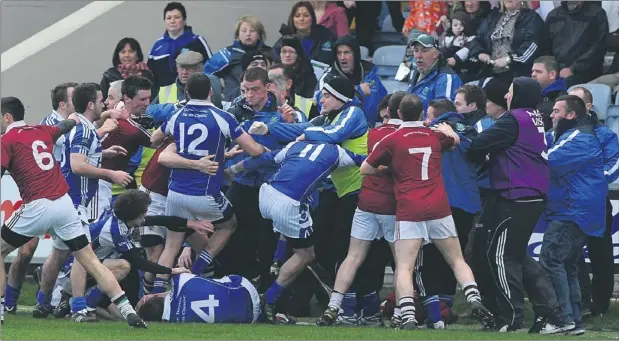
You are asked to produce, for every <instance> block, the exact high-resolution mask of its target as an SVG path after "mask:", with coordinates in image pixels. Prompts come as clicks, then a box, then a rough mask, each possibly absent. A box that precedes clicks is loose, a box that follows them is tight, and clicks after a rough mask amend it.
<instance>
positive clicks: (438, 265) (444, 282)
mask: <svg viewBox="0 0 619 341" xmlns="http://www.w3.org/2000/svg"><path fill="white" fill-rule="evenodd" d="M451 214H452V217H453V219H454V223H455V225H456V231H457V232H458V239H459V241H460V248H461V250H462V252H463V253H464V248H465V247H466V244H467V243H468V239H469V233H470V232H471V230H472V229H473V224H474V221H475V215H474V214H472V213H469V212H466V211H464V210H462V209H459V208H457V207H452V208H451ZM414 278H415V280H414V286H415V290H416V291H417V292H418V293H419V296H421V297H425V296H433V295H440V294H442V295H454V294H455V292H456V285H457V281H456V276H455V275H454V273H453V271H452V270H451V268H450V267H449V265H448V264H447V262H446V261H445V258H443V255H442V254H441V252H440V251H439V250H438V248H437V247H436V246H435V245H434V244H426V245H424V246H423V247H422V248H421V251H419V254H418V255H417V263H416V264H415V275H414Z"/></svg>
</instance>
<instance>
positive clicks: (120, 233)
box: [90, 207, 135, 259]
mask: <svg viewBox="0 0 619 341" xmlns="http://www.w3.org/2000/svg"><path fill="white" fill-rule="evenodd" d="M90 237H91V238H92V249H93V250H94V251H95V254H96V255H97V257H98V258H99V259H116V258H118V256H120V254H122V253H124V252H127V251H129V250H131V249H133V248H134V247H135V245H134V244H133V241H132V239H131V229H130V228H129V227H128V226H127V224H125V223H124V222H123V221H121V220H120V219H118V218H117V217H116V215H114V211H113V210H112V208H111V207H108V208H106V209H105V210H104V211H103V213H102V214H101V217H100V218H99V220H97V221H95V222H93V223H91V224H90Z"/></svg>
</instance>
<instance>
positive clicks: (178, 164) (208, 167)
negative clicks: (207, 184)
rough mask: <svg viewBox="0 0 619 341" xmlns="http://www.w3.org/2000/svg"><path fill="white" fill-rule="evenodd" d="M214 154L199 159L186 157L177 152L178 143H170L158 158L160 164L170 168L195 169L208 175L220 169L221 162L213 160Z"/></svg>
mask: <svg viewBox="0 0 619 341" xmlns="http://www.w3.org/2000/svg"><path fill="white" fill-rule="evenodd" d="M213 157H214V155H207V156H205V157H203V158H201V159H199V160H190V159H186V158H184V157H182V156H180V155H178V154H177V152H176V143H170V145H169V146H167V147H166V149H165V150H164V151H163V152H161V154H159V159H158V160H157V161H158V162H159V163H160V164H162V165H164V166H166V167H168V168H185V169H194V170H197V171H200V172H202V173H206V174H208V175H215V174H217V171H218V170H219V162H215V161H211V160H212V159H213Z"/></svg>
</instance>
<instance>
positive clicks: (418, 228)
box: [395, 215, 458, 243]
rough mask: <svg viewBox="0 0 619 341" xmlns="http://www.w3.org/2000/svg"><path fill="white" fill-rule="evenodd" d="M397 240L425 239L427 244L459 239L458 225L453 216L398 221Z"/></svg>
mask: <svg viewBox="0 0 619 341" xmlns="http://www.w3.org/2000/svg"><path fill="white" fill-rule="evenodd" d="M395 224H396V225H395V226H396V229H395V240H396V241H397V240H406V239H423V240H424V241H425V242H426V243H428V242H431V241H432V239H447V238H449V237H457V236H458V232H456V224H455V223H454V220H453V218H452V216H451V215H448V216H446V217H444V218H441V219H435V220H427V221H396V223H395Z"/></svg>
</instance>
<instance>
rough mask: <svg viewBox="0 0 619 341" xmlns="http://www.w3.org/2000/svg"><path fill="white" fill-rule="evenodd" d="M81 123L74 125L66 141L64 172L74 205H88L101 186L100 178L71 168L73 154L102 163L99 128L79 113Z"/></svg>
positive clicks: (92, 162)
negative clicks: (89, 176)
mask: <svg viewBox="0 0 619 341" xmlns="http://www.w3.org/2000/svg"><path fill="white" fill-rule="evenodd" d="M77 116H78V118H79V119H80V123H79V124H78V125H76V126H75V127H73V129H71V131H70V132H69V134H68V135H67V136H66V140H65V143H64V149H63V151H64V159H63V163H62V164H61V167H62V174H63V175H64V178H65V179H66V180H67V183H68V184H69V196H70V197H71V200H72V201H73V205H74V206H75V207H77V206H84V207H87V206H88V204H90V200H91V199H92V198H93V197H94V196H95V193H96V192H97V189H98V188H99V179H97V178H88V177H85V176H81V175H77V174H75V173H73V171H72V170H71V154H72V153H77V154H83V155H85V156H86V160H88V163H89V164H90V165H92V166H94V167H99V166H100V165H101V142H100V140H99V135H97V128H95V125H94V124H92V122H90V121H89V120H88V119H87V118H86V117H84V115H82V114H77Z"/></svg>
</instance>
